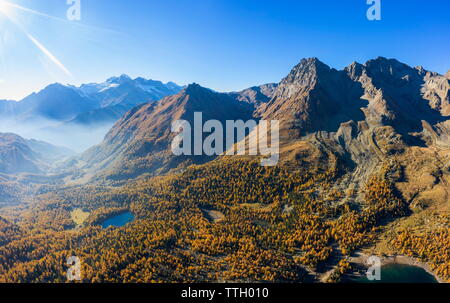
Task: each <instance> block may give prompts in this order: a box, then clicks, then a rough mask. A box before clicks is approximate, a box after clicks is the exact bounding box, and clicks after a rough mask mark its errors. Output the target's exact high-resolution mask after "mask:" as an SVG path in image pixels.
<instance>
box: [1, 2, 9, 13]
mask: <svg viewBox="0 0 450 303" xmlns="http://www.w3.org/2000/svg"><path fill="white" fill-rule="evenodd" d="M10 11H11V6H10V5H9V4H8V2H6V1H4V0H0V14H3V15H6V16H7V15H8V14H9V13H10Z"/></svg>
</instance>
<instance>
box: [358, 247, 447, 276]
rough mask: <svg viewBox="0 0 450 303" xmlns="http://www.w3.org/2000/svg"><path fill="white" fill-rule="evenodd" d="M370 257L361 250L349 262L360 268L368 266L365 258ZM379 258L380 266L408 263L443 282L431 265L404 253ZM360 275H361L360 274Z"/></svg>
mask: <svg viewBox="0 0 450 303" xmlns="http://www.w3.org/2000/svg"><path fill="white" fill-rule="evenodd" d="M369 257H371V255H368V254H366V253H363V252H359V253H357V254H356V256H354V257H351V258H350V263H354V264H357V265H358V267H360V268H368V267H369V265H368V264H367V259H368V258H369ZM379 258H380V260H381V266H385V265H390V264H403V265H410V266H416V267H420V268H422V269H424V270H425V271H426V272H427V273H428V274H430V275H432V276H433V277H434V278H435V279H436V280H437V281H438V282H439V283H445V281H443V280H442V279H441V278H440V277H439V276H437V275H436V274H435V273H434V272H433V271H432V270H431V267H430V266H429V265H428V264H427V263H425V262H422V261H420V260H418V259H416V258H412V257H408V256H404V255H396V256H385V257H379ZM353 276H358V274H357V273H353ZM360 276H361V275H360Z"/></svg>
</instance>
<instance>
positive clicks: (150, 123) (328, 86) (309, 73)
mask: <svg viewBox="0 0 450 303" xmlns="http://www.w3.org/2000/svg"><path fill="white" fill-rule="evenodd" d="M449 98H450V97H449V80H448V75H447V76H442V75H439V74H437V73H434V72H430V71H426V70H424V69H423V68H421V67H417V68H412V67H409V66H407V65H406V64H403V63H400V62H399V61H397V60H394V59H386V58H382V57H380V58H377V59H374V60H370V61H368V62H367V63H365V64H359V63H352V64H351V65H350V66H348V67H346V68H345V69H344V70H341V71H338V70H336V69H333V68H330V67H329V66H327V65H326V64H324V63H322V62H321V61H319V60H318V59H317V58H309V59H304V60H302V61H301V62H300V63H299V64H298V65H297V66H295V67H294V68H293V70H292V71H291V72H290V73H289V75H288V76H287V77H285V78H284V79H283V80H282V81H281V82H280V83H279V84H266V85H262V86H260V87H252V88H249V89H246V90H244V91H242V92H235V93H227V94H223V93H217V92H214V91H212V90H209V89H207V88H203V87H201V86H199V85H197V84H192V85H189V86H188V87H187V88H185V89H183V90H182V91H181V92H180V93H179V94H177V95H174V96H170V97H166V98H163V99H162V100H161V101H158V102H156V103H147V104H144V105H141V106H139V107H136V108H134V109H133V110H131V111H129V112H128V113H127V114H125V115H124V116H123V117H122V118H121V120H119V121H118V122H117V123H116V124H115V125H114V126H113V127H112V129H111V130H110V131H109V132H108V134H107V135H106V137H105V140H104V141H103V142H102V143H101V144H100V145H97V146H95V147H93V148H91V149H89V150H88V151H86V152H85V153H84V154H83V155H82V156H81V157H80V160H81V162H82V163H84V166H83V168H85V169H86V170H87V171H91V172H92V171H95V172H99V171H101V172H102V175H103V174H104V173H105V171H110V172H111V173H112V174H113V175H115V176H116V177H118V176H121V177H122V178H125V177H127V176H128V177H129V176H132V177H136V176H137V175H139V174H142V173H151V174H160V173H162V172H167V171H169V170H170V169H174V168H176V167H177V165H180V167H185V166H186V165H187V163H191V164H192V163H195V161H194V162H192V161H193V160H194V159H193V158H192V157H191V158H189V157H188V158H186V157H184V158H183V157H174V156H173V155H171V153H170V142H171V139H172V138H173V136H174V135H173V134H171V132H170V126H171V123H172V122H173V121H175V120H178V119H180V118H183V119H184V120H188V121H191V120H192V117H193V113H194V112H195V111H197V112H203V114H204V116H205V120H206V119H208V118H211V119H218V120H221V121H225V120H237V119H243V120H249V119H256V120H258V119H265V120H279V121H280V124H281V138H282V140H281V144H282V147H283V148H282V150H283V151H292V150H294V148H293V147H292V146H296V144H298V142H303V143H305V142H309V143H311V144H313V145H317V146H320V148H319V149H321V150H322V151H323V150H327V149H332V150H333V152H335V153H339V154H341V155H342V156H343V157H346V158H348V159H349V160H351V161H352V162H355V161H356V162H363V161H364V159H365V158H367V157H372V155H371V154H373V157H378V156H379V154H377V153H376V152H374V151H373V149H375V150H379V149H383V151H386V152H388V153H396V152H398V151H400V150H403V148H404V147H407V146H420V147H427V146H439V147H442V148H448V147H449V146H450V145H449V144H450V142H449V137H450V112H449V108H450V99H449ZM378 140H379V141H378ZM369 143H370V144H369ZM297 152H298V151H297ZM310 152H311V150H310ZM283 156H284V157H285V158H289V157H292V155H288V154H283ZM212 159H213V157H210V158H209V160H207V161H210V160H212ZM282 159H283V158H282ZM197 160H198V159H197ZM202 161H205V159H202ZM369 162H370V161H369ZM367 164H368V163H365V165H367ZM112 171H114V172H112ZM124 171H127V173H124Z"/></svg>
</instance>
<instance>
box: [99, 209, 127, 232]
mask: <svg viewBox="0 0 450 303" xmlns="http://www.w3.org/2000/svg"><path fill="white" fill-rule="evenodd" d="M133 220H134V215H133V214H132V213H131V212H126V213H121V214H118V215H115V216H113V217H111V218H108V219H106V220H105V221H103V222H102V223H101V225H102V227H103V228H108V227H110V226H113V227H122V226H125V225H127V224H128V223H130V222H131V221H133Z"/></svg>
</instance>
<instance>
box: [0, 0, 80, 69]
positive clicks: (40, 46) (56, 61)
mask: <svg viewBox="0 0 450 303" xmlns="http://www.w3.org/2000/svg"><path fill="white" fill-rule="evenodd" d="M0 1H1V0H0ZM4 15H5V16H6V17H7V18H8V19H9V20H10V21H11V22H12V23H14V24H15V25H16V26H17V27H18V28H19V29H20V30H21V31H22V32H23V33H24V35H25V36H26V37H27V38H28V39H29V40H30V41H31V42H32V43H33V44H34V45H35V46H36V47H37V48H38V49H39V50H40V51H41V52H42V53H43V54H44V55H45V56H47V58H49V59H50V61H52V62H53V63H54V64H55V65H56V66H57V67H59V68H60V69H61V70H62V71H63V72H64V73H65V74H66V75H68V76H70V77H71V76H72V74H71V73H70V71H69V70H68V69H67V68H66V67H65V66H64V64H62V63H61V61H60V60H59V59H58V58H56V56H55V55H53V54H52V53H51V52H50V51H49V50H48V49H47V48H46V47H45V46H44V45H43V44H42V43H41V42H39V41H38V40H37V39H36V38H34V37H33V36H32V35H31V34H30V33H29V32H28V31H27V30H26V29H25V28H24V27H23V26H22V25H21V24H20V23H19V22H18V21H17V20H15V18H14V17H12V16H10V15H9V14H4Z"/></svg>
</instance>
